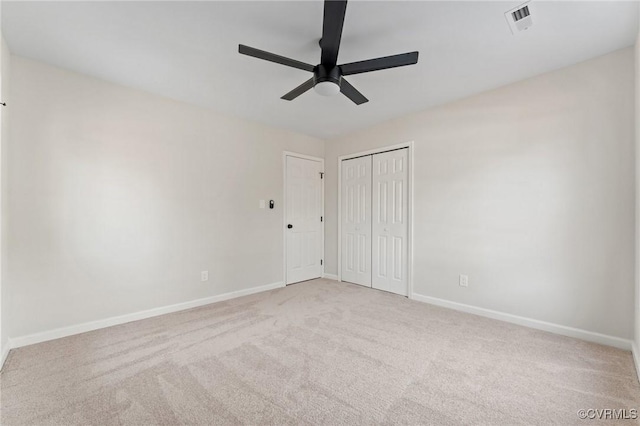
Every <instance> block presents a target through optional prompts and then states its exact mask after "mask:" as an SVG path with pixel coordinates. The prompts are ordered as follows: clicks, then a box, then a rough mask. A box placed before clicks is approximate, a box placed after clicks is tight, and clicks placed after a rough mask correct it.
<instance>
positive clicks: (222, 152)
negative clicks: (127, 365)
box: [6, 56, 324, 338]
mask: <svg viewBox="0 0 640 426" xmlns="http://www.w3.org/2000/svg"><path fill="white" fill-rule="evenodd" d="M11 72H12V76H13V77H12V93H13V101H12V117H11V120H12V127H11V147H10V151H9V154H8V155H9V158H8V162H9V164H10V169H9V188H8V204H7V211H8V213H9V224H8V232H7V237H8V242H9V253H8V264H7V265H6V267H7V269H6V273H7V278H8V281H9V283H10V296H11V298H12V304H11V309H10V315H11V319H12V321H11V324H10V326H11V328H10V331H9V332H10V336H11V337H12V338H13V337H19V336H23V335H27V334H31V333H36V332H41V331H46V330H50V329H54V328H57V327H63V326H69V325H75V324H79V323H83V322H87V321H92V320H97V319H102V318H107V317H112V316H116V315H122V314H127V313H132V312H137V311H140V310H144V309H149V308H154V307H160V306H165V305H170V304H174V303H179V302H184V301H190V300H194V299H198V298H203V297H207V296H211V295H217V294H221V293H226V292H230V291H235V290H242V289H246V288H250V287H255V286H259V285H265V284H271V283H275V282H279V281H282V262H283V259H282V250H283V241H282V220H283V216H282V214H283V205H282V198H283V177H282V151H283V150H289V151H297V152H300V153H305V154H310V155H315V156H320V157H322V156H324V144H323V141H321V140H317V139H313V138H310V137H307V136H302V135H299V134H294V133H290V132H287V131H282V130H277V129H274V128H270V127H266V126H263V125H259V124H255V123H251V122H248V121H244V120H240V119H235V118H230V117H226V116H222V115H219V114H216V113H214V112H212V111H210V110H207V109H202V108H197V107H193V106H189V105H186V104H183V103H179V102H174V101H171V100H167V99H163V98H160V97H156V96H152V95H149V94H146V93H144V92H140V91H136V90H132V89H128V88H124V87H121V86H118V85H114V84H110V83H106V82H102V81H99V80H96V79H93V78H90V77H86V76H83V75H80V74H76V73H72V72H67V71H63V70H60V69H57V68H54V67H51V66H48V65H45V64H42V63H38V62H34V61H31V60H27V59H24V58H20V57H16V56H13V58H12V63H11ZM260 199H265V200H269V199H274V200H275V202H276V208H275V210H269V209H259V208H258V201H259V200H260ZM203 270H208V271H209V281H208V282H206V283H202V282H200V271H203Z"/></svg>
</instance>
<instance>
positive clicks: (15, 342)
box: [7, 282, 284, 352]
mask: <svg viewBox="0 0 640 426" xmlns="http://www.w3.org/2000/svg"><path fill="white" fill-rule="evenodd" d="M280 287H284V283H282V282H277V283H273V284H267V285H262V286H258V287H251V288H248V289H245V290H238V291H232V292H230V293H224V294H219V295H216V296H211V297H205V298H203V299H196V300H192V301H189V302H183V303H176V304H175V305H169V306H163V307H160V308H153V309H148V310H146V311H140V312H134V313H131V314H126V315H120V316H117V317H111V318H105V319H102V320H97V321H90V322H85V323H83V324H77V325H72V326H69V327H62V328H56V329H54V330H49V331H43V332H41V333H34V334H29V335H27V336H20V337H14V338H11V339H9V345H8V349H15V348H19V347H22V346H27V345H33V344H36V343H41V342H46V341H48V340H54V339H59V338H61V337H67V336H72V335H74V334H80V333H86V332H87V331H93V330H98V329H101V328H106V327H111V326H114V325H119V324H125V323H127V322H131V321H138V320H141V319H145V318H151V317H157V316H159V315H164V314H170V313H172V312H178V311H183V310H185V309H191V308H197V307H199V306H204V305H209V304H211V303H216V302H222V301H224V300H229V299H235V298H236V297H242V296H248V295H250V294H254V293H260V292H263V291H268V290H273V289H276V288H280ZM8 349H7V352H8Z"/></svg>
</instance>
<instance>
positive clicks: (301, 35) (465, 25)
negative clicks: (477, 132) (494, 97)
mask: <svg viewBox="0 0 640 426" xmlns="http://www.w3.org/2000/svg"><path fill="white" fill-rule="evenodd" d="M519 3H520V1H515V2H513V1H502V2H478V1H476V2H451V1H449V2H434V1H429V2H391V1H384V2H382V1H379V2H364V1H357V2H356V1H353V2H350V3H349V5H348V7H347V14H346V18H345V27H344V32H343V37H342V45H341V49H340V56H339V62H340V63H345V62H352V61H358V60H363V59H369V58H374V57H378V56H386V55H391V54H396V53H404V52H408V51H412V50H418V51H420V60H419V63H418V65H414V66H409V67H403V68H395V69H391V70H385V71H379V72H374V73H369V74H360V75H354V76H350V77H348V80H349V82H351V83H352V84H353V85H354V86H355V87H356V88H358V89H359V90H360V91H361V92H362V93H363V94H364V95H365V96H367V97H368V98H369V100H370V101H369V102H368V103H366V104H364V105H361V106H355V105H354V104H352V103H351V101H349V100H348V99H347V98H346V97H344V96H336V97H330V98H324V97H321V96H319V95H317V94H316V93H314V92H313V91H310V92H307V93H305V94H304V95H302V96H301V97H300V98H298V99H296V100H294V101H292V102H287V101H283V100H281V99H280V96H282V95H283V94H285V93H286V92H288V91H289V90H291V89H293V88H294V87H296V86H297V85H299V84H300V83H302V82H303V81H305V80H306V79H308V78H309V77H311V74H310V73H306V72H305V71H300V70H297V69H292V68H287V67H284V66H281V65H277V64H273V63H270V62H264V61H261V60H258V59H254V58H250V57H247V56H243V55H240V54H238V43H242V44H247V45H249V46H253V47H257V48H259V49H263V50H268V51H271V52H274V53H277V54H280V55H283V56H288V57H291V58H294V59H298V60H301V61H305V62H308V63H311V64H317V63H318V62H319V59H320V48H319V47H318V39H319V38H320V35H321V31H322V10H323V3H322V2H321V1H303V2H271V1H260V2H150V1H145V2H115V1H112V2H55V1H54V2H28V1H27V2H11V1H9V2H7V1H4V2H3V4H2V32H3V34H4V36H5V39H6V41H7V43H8V45H9V48H10V49H11V50H12V52H13V53H14V54H17V55H21V56H25V57H29V58H34V59H37V60H41V61H44V62H47V63H50V64H53V65H57V66H60V67H63V68H66V69H70V70H73V71H78V72H81V73H85V74H89V75H92V76H96V77H99V78H102V79H105V80H108V81H113V82H116V83H120V84H123V85H126V86H131V87H135V88H140V89H143V90H147V91H149V92H152V93H156V94H159V95H163V96H167V97H170V98H174V99H178V100H182V101H185V102H189V103H192V104H197V105H202V106H207V107H211V108H213V109H215V110H218V111H221V112H225V113H228V114H233V115H238V116H242V117H246V118H249V119H252V120H257V121H260V122H264V123H267V124H271V125H275V126H279V127H284V128H288V129H291V130H294V131H298V132H301V133H306V134H309V135H312V136H317V137H320V138H329V137H333V136H337V135H342V134H345V133H348V132H351V131H354V130H357V129H360V128H363V127H366V126H369V125H372V124H374V123H377V122H380V121H383V120H387V119H391V118H394V117H398V116H401V115H404V114H407V113H410V112H414V111H418V110H421V109H425V108H428V107H431V106H434V105H438V104H442V103H445V102H449V101H452V100H455V99H459V98H462V97H465V96H469V95H471V94H474V93H478V92H482V91H485V90H488V89H492V88H495V87H499V86H502V85H505V84H508V83H511V82H514V81H518V80H521V79H524V78H527V77H530V76H534V75H536V74H540V73H543V72H547V71H551V70H554V69H557V68H561V67H564V66H567V65H570V64H573V63H576V62H580V61H583V60H586V59H589V58H592V57H595V56H598V55H602V54H605V53H608V52H612V51H614V50H617V49H620V48H623V47H626V46H630V45H632V44H633V43H634V42H635V38H636V34H637V25H638V22H637V17H638V13H637V10H638V4H637V3H636V2H628V1H626V2H625V1H621V2H616V1H607V2H575V1H574V2H543V1H535V2H534V3H533V4H532V10H533V12H532V15H533V20H534V25H533V27H532V28H531V29H530V30H528V31H526V32H523V33H520V34H518V35H516V36H514V35H512V34H511V32H510V30H509V27H508V25H507V22H506V20H505V17H504V15H503V13H504V12H505V11H507V10H509V9H510V8H512V7H515V6H517V5H518V4H519Z"/></svg>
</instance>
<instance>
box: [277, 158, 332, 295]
mask: <svg viewBox="0 0 640 426" xmlns="http://www.w3.org/2000/svg"><path fill="white" fill-rule="evenodd" d="M287 157H296V158H302V159H305V160H311V161H317V162H319V163H320V168H321V169H322V172H321V173H323V174H324V172H325V171H324V158H321V157H314V156H312V155H306V154H298V153H297V152H291V151H282V183H283V190H282V208H283V213H282V282H283V283H284V285H285V286H286V285H287ZM324 181H325V179H324V177H323V178H322V182H320V185H321V188H320V191H321V192H322V193H321V194H320V198H321V206H320V208H321V211H320V215H321V216H322V218H323V220H322V225H321V226H322V232H321V234H322V247H321V250H320V253H322V259H323V261H322V267H321V268H320V277H318V278H321V277H324V266H325V264H326V263H327V262H325V261H324V224H325V222H326V219H327V217H326V216H325V212H324ZM292 284H293V283H292Z"/></svg>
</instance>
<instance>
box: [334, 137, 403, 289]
mask: <svg viewBox="0 0 640 426" xmlns="http://www.w3.org/2000/svg"><path fill="white" fill-rule="evenodd" d="M402 148H408V149H409V152H408V155H409V160H408V161H409V176H408V179H409V188H408V192H409V200H408V202H409V209H408V216H409V217H408V218H407V219H408V224H407V225H408V229H407V234H408V241H407V243H408V246H409V253H408V254H407V257H408V259H407V261H408V266H407V267H408V269H409V270H408V271H407V274H408V285H407V297H408V298H409V299H412V298H413V294H414V293H413V141H409V142H403V143H399V144H396V145H389V146H382V147H380V148H375V149H370V150H367V151H361V152H356V153H353V154H347V155H341V156H339V157H338V217H337V219H338V271H337V272H338V273H337V277H338V281H341V282H342V208H341V204H342V161H343V160H349V159H350V158H357V157H362V156H365V155H374V154H380V153H382V152H387V151H393V150H395V149H402Z"/></svg>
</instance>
